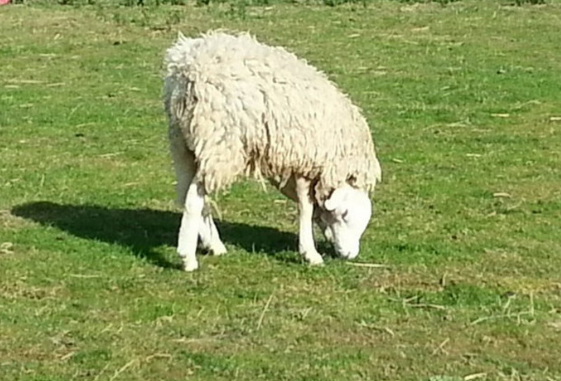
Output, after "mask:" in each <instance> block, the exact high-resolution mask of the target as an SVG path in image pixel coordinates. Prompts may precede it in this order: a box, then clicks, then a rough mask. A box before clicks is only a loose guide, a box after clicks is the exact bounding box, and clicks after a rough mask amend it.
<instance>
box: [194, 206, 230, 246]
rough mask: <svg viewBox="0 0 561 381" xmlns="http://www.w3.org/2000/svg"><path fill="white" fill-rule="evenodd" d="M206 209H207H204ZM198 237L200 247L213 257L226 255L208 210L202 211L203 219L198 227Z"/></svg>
mask: <svg viewBox="0 0 561 381" xmlns="http://www.w3.org/2000/svg"><path fill="white" fill-rule="evenodd" d="M205 209H208V207H205ZM199 236H200V237H201V246H202V247H203V248H205V249H207V250H209V251H210V252H211V253H212V254H214V255H222V254H226V246H224V244H223V243H222V241H221V240H220V235H219V234H218V229H216V225H215V224H214V221H213V219H212V215H211V214H210V211H209V210H204V211H203V218H202V220H201V224H200V226H199Z"/></svg>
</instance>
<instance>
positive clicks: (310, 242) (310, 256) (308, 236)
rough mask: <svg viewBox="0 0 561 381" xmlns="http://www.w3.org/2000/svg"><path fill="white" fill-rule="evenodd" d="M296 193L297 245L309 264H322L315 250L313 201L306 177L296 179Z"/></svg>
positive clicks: (321, 259)
mask: <svg viewBox="0 0 561 381" xmlns="http://www.w3.org/2000/svg"><path fill="white" fill-rule="evenodd" d="M296 195H297V197H298V209H299V214H300V215H299V224H300V230H299V234H298V246H299V251H300V254H302V256H303V257H304V259H306V261H308V263H310V264H311V265H321V264H323V258H322V257H321V255H320V254H319V253H318V251H317V250H316V246H315V243H314V234H313V228H312V218H313V214H314V202H313V200H312V197H311V195H310V182H309V181H308V180H306V179H297V180H296Z"/></svg>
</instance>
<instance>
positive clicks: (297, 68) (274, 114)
mask: <svg viewBox="0 0 561 381" xmlns="http://www.w3.org/2000/svg"><path fill="white" fill-rule="evenodd" d="M164 65H165V67H166V70H167V73H166V76H165V79H164V91H163V92H164V108H165V113H166V115H167V120H168V124H169V145H170V152H171V157H172V161H173V164H174V168H175V174H176V178H177V185H176V191H177V202H178V203H179V204H180V205H181V206H182V207H183V215H182V219H181V223H180V227H179V237H178V244H177V253H178V255H179V256H180V258H181V259H182V261H183V267H184V270H185V271H193V270H196V269H197V268H198V266H199V265H198V262H197V257H196V255H195V254H196V250H197V247H198V243H199V237H200V244H201V246H202V247H203V248H204V249H207V250H208V251H209V252H211V253H212V254H214V255H221V254H224V253H226V247H225V246H224V244H223V243H222V241H221V239H220V236H219V233H218V230H217V228H216V226H215V224H214V221H213V219H212V216H211V213H210V211H209V208H208V204H207V202H206V201H205V200H206V196H207V195H210V194H212V193H214V192H217V191H219V190H222V189H225V188H227V187H229V186H230V185H231V184H232V183H234V182H235V181H236V180H237V179H238V178H240V177H242V176H245V177H250V176H253V177H255V178H258V179H267V180H268V181H269V182H270V183H271V184H272V185H273V186H274V187H276V188H277V189H279V190H280V192H281V193H283V194H284V195H285V196H287V197H288V198H290V199H292V200H293V201H295V202H296V203H297V205H298V210H299V218H298V222H299V233H298V248H299V252H300V254H301V255H302V257H303V258H304V259H305V261H307V262H308V263H309V264H310V265H320V264H323V258H322V255H321V254H320V253H318V251H317V249H316V246H315V242H314V236H313V223H314V222H315V223H316V224H317V225H318V226H319V227H320V229H321V230H322V232H323V234H324V235H325V237H326V239H327V240H328V241H329V242H331V243H332V244H333V247H334V249H335V251H336V252H337V254H338V255H339V256H341V257H343V258H347V259H352V258H355V257H356V256H357V255H358V253H359V248H360V239H361V237H362V234H363V232H364V231H365V229H366V227H367V225H368V223H369V221H370V218H371V213H372V205H371V200H370V197H369V194H370V193H372V192H373V191H374V187H375V185H376V183H377V182H379V181H381V176H382V170H381V167H380V163H379V161H378V159H377V157H376V152H375V148H374V143H373V140H372V136H371V133H370V129H369V127H368V124H367V122H366V120H365V118H364V117H363V115H362V113H361V110H360V109H359V108H358V107H357V106H355V105H354V104H353V103H352V102H351V101H350V99H349V98H348V96H347V95H346V94H343V93H342V92H341V91H340V90H339V89H338V88H337V87H336V85H335V84H334V83H333V82H331V81H330V80H329V79H328V78H327V76H326V75H325V74H324V73H322V72H321V71H319V70H317V69H316V68H315V67H313V66H312V65H310V64H308V63H307V62H306V61H304V60H301V59H300V58H298V57H296V55H294V54H293V53H290V52H288V51H287V50H285V49H284V48H282V47H272V46H268V45H265V44H263V43H261V42H258V41H257V40H256V38H255V37H254V36H252V35H250V34H248V33H235V34H234V33H227V32H223V31H209V32H207V33H204V34H201V35H200V36H199V37H196V38H187V37H185V36H184V35H183V34H181V33H179V36H178V38H177V40H176V41H175V42H174V43H173V45H172V46H171V47H170V48H169V49H168V50H167V51H166V55H165V59H164Z"/></svg>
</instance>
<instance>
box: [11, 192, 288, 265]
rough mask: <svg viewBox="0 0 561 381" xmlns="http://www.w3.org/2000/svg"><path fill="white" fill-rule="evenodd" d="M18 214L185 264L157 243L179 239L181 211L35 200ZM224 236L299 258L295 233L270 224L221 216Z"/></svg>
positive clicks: (158, 261)
mask: <svg viewBox="0 0 561 381" xmlns="http://www.w3.org/2000/svg"><path fill="white" fill-rule="evenodd" d="M12 213H13V214H14V215H16V216H19V217H23V218H26V219H30V220H33V221H35V222H38V223H41V224H43V225H49V226H54V227H56V228H58V229H61V230H64V231H66V232H68V233H70V234H72V235H75V236H77V237H82V238H86V239H92V240H100V241H103V242H108V243H113V244H119V245H122V246H127V247H129V248H130V249H131V251H132V252H133V253H134V254H135V255H136V256H138V257H142V258H146V259H147V260H149V261H150V262H152V263H153V264H155V265H157V266H160V267H165V268H179V267H178V264H175V263H172V262H170V261H169V260H168V259H166V258H165V257H164V256H163V255H162V254H161V253H160V252H158V251H156V250H155V248H157V247H159V246H162V245H168V246H175V245H176V244H177V232H178V229H179V223H180V221H181V214H179V213H174V212H170V211H161V210H153V209H117V208H107V207H104V206H98V205H70V204H56V203H52V202H46V201H44V202H33V203H27V204H22V205H18V206H16V207H14V208H13V209H12ZM216 225H217V227H218V229H219V231H220V234H221V237H222V240H223V241H224V243H226V244H227V245H228V244H230V245H234V246H237V247H239V248H241V249H243V250H246V251H248V252H263V253H266V254H268V255H272V256H274V257H276V258H278V259H279V260H281V261H285V262H286V261H296V260H297V258H298V257H297V256H295V257H294V258H293V259H291V258H287V256H285V255H278V254H280V253H281V252H286V251H292V250H294V248H295V247H297V246H296V242H297V238H296V235H295V234H292V233H286V232H281V231H279V230H277V229H274V228H270V227H264V226H251V225H247V224H244V223H237V222H226V221H216Z"/></svg>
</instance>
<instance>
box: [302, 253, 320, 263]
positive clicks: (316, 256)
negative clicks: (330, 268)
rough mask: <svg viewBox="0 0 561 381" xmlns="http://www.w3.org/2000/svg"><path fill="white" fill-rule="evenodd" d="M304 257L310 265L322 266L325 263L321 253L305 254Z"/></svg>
mask: <svg viewBox="0 0 561 381" xmlns="http://www.w3.org/2000/svg"><path fill="white" fill-rule="evenodd" d="M304 258H305V259H306V261H307V262H308V264H309V265H310V266H322V265H323V258H322V256H321V255H320V254H319V253H314V255H310V254H307V255H304Z"/></svg>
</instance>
